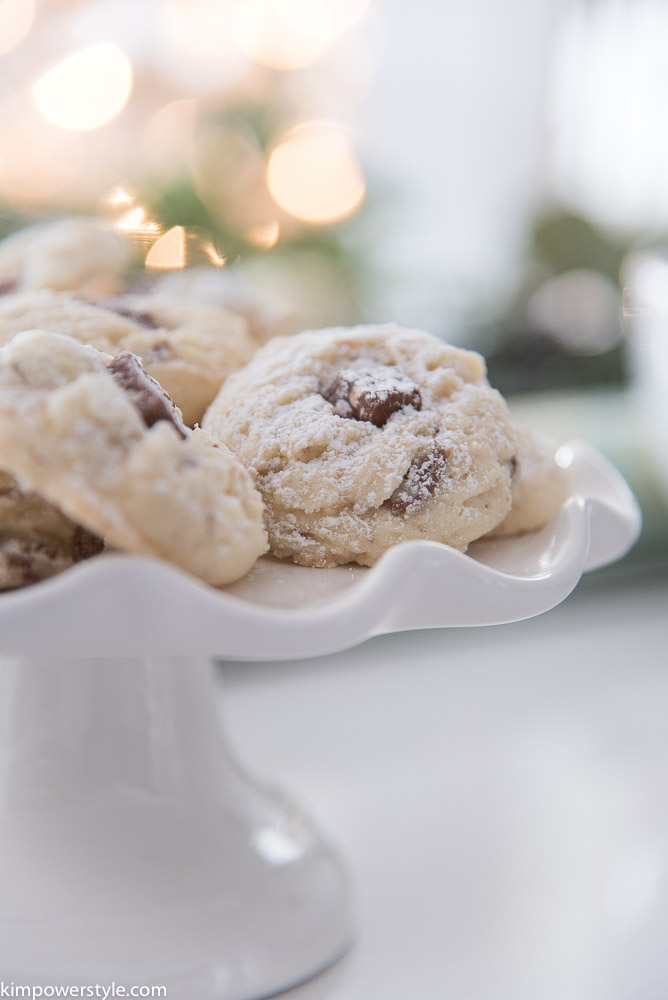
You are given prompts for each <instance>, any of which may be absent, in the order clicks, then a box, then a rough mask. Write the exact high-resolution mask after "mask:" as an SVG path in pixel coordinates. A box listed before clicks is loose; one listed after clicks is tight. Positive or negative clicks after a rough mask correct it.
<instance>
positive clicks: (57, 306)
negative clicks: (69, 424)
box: [0, 291, 255, 426]
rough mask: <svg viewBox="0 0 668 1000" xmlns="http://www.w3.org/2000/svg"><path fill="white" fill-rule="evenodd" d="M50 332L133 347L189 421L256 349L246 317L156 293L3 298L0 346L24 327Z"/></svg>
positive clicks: (113, 350)
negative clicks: (82, 297) (89, 298)
mask: <svg viewBox="0 0 668 1000" xmlns="http://www.w3.org/2000/svg"><path fill="white" fill-rule="evenodd" d="M30 329H43V330H53V331H55V332H56V333H64V334H67V335H68V336H70V337H75V338H76V339H77V340H79V341H81V343H84V344H90V345H91V346H92V347H96V348H97V349H98V350H99V351H103V352H104V353H106V354H118V353H119V352H121V351H130V352H131V353H133V354H137V355H138V356H139V357H141V358H142V363H143V365H144V368H145V370H146V371H147V372H149V374H151V375H152V376H153V377H154V378H155V379H157V381H158V382H160V384H161V385H162V386H163V388H164V389H165V390H166V391H167V392H168V393H169V395H170V396H171V397H172V399H173V400H174V401H175V402H176V403H177V405H178V406H179V408H180V410H181V412H182V415H183V419H184V421H185V423H187V424H189V425H190V426H192V425H193V424H195V423H197V422H198V421H199V420H201V418H202V415H203V413H204V411H205V409H206V407H207V406H208V405H209V403H210V402H211V400H212V399H213V398H214V396H215V395H216V393H217V392H218V390H219V389H220V387H221V385H222V384H223V382H224V381H225V379H226V378H227V376H228V375H229V374H230V372H232V371H235V370H236V369H237V368H240V367H241V366H242V365H244V364H245V363H246V362H247V361H248V360H249V359H250V358H251V357H252V354H253V352H254V350H255V344H254V343H253V341H252V340H251V338H250V336H249V334H248V332H247V328H246V323H245V320H244V319H243V318H241V317H239V316H234V315H232V314H231V313H228V312H226V311H225V310H223V309H219V308H217V307H216V306H206V305H201V304H198V303H192V302H186V301H183V300H181V299H175V298H168V297H166V296H157V295H155V296H154V295H141V294H133V295H123V296H120V297H117V298H114V299H107V300H104V301H100V302H96V303H92V302H88V301H82V300H80V299H79V298H77V297H75V296H72V295H68V294H66V293H64V292H60V293H59V292H53V291H40V292H24V293H22V294H15V295H7V296H4V298H2V299H0V344H2V343H6V342H7V340H9V338H10V337H12V336H13V335H14V334H16V333H19V332H20V331H22V330H30Z"/></svg>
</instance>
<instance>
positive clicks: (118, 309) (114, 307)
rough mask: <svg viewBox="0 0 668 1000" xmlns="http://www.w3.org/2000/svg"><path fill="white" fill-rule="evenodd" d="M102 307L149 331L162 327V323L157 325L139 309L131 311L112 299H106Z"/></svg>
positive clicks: (147, 314)
mask: <svg viewBox="0 0 668 1000" xmlns="http://www.w3.org/2000/svg"><path fill="white" fill-rule="evenodd" d="M102 305H104V308H105V309H108V310H109V311H110V312H114V313H116V315H117V316H125V317H126V319H131V320H134V322H135V323H139V324H140V326H145V327H147V329H149V330H157V329H159V327H161V326H162V323H158V322H157V320H155V319H154V318H153V316H151V314H150V313H149V312H144V311H143V310H141V309H131V308H130V307H129V306H126V305H123V303H122V302H116V301H115V300H114V299H107V301H106V302H104V303H102Z"/></svg>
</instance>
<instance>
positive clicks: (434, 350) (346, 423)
mask: <svg viewBox="0 0 668 1000" xmlns="http://www.w3.org/2000/svg"><path fill="white" fill-rule="evenodd" d="M203 425H204V427H205V428H207V429H208V430H209V431H211V433H212V434H214V435H215V436H216V437H218V438H219V440H221V441H223V442H224V443H225V444H227V445H228V446H229V447H230V448H231V449H232V451H234V452H235V453H236V454H237V455H238V456H239V458H240V459H241V461H242V462H243V463H244V465H245V466H246V467H247V468H248V469H249V470H250V471H251V473H252V475H253V476H254V478H255V482H256V484H257V486H258V488H259V489H260V491H261V492H262V495H263V497H264V500H265V504H266V507H267V515H266V524H267V527H268V531H269V539H270V546H271V549H272V551H273V552H274V553H275V554H276V555H278V556H282V557H291V558H292V559H294V560H295V561H296V562H299V563H302V564H304V565H308V566H329V565H336V564H339V563H346V562H352V561H354V562H358V563H362V564H364V565H371V564H372V563H374V562H375V561H376V560H377V559H378V558H379V557H380V556H381V555H382V554H383V552H385V551H386V549H388V548H389V547H390V546H392V545H395V544H396V543H398V542H401V541H405V540H407V539H433V540H435V541H439V542H445V543H447V544H449V545H452V546H453V547H455V548H457V549H460V550H462V551H463V550H465V549H466V547H467V545H468V544H469V542H471V541H472V540H473V539H475V538H478V537H479V536H480V535H483V534H485V533H486V532H488V531H490V530H491V529H492V528H493V527H494V526H495V525H497V524H498V523H499V522H500V521H502V520H503V518H504V517H505V516H506V514H507V513H508V510H509V509H510V469H511V460H512V458H513V456H514V454H515V448H516V445H515V436H514V432H513V429H512V426H511V422H510V418H509V415H508V411H507V408H506V405H505V402H504V401H503V399H502V398H501V396H500V395H499V394H498V393H497V392H496V391H495V390H494V389H492V388H491V387H490V386H489V384H488V382H487V380H486V377H485V364H484V361H483V359H482V357H481V356H480V355H479V354H476V353H474V352H471V351H464V350H459V349H457V348H455V347H451V346H450V345H448V344H445V343H444V342H443V341H441V340H439V339H438V338H437V337H433V336H431V335H429V334H427V333H422V332H420V331H416V330H405V329H402V328H400V327H397V326H396V325H394V324H390V325H383V326H359V327H354V328H351V329H346V328H333V329H328V330H316V331H307V332H305V333H301V334H297V335H296V336H294V337H284V338H276V339H274V340H272V341H270V342H269V344H267V346H266V347H264V348H262V349H261V350H260V351H258V352H257V354H256V356H255V358H254V360H253V361H251V363H250V364H249V365H247V366H246V368H244V369H243V370H242V371H240V372H238V373H237V374H235V375H232V376H231V377H230V378H229V379H228V381H227V382H226V384H225V385H224V386H223V389H222V390H221V392H220V394H219V395H218V397H217V398H216V400H215V401H214V403H213V404H212V406H211V407H210V409H209V411H208V412H207V414H206V415H205V418H204V424H203Z"/></svg>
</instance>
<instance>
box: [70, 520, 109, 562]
mask: <svg viewBox="0 0 668 1000" xmlns="http://www.w3.org/2000/svg"><path fill="white" fill-rule="evenodd" d="M103 548H104V542H103V540H102V539H101V538H99V537H98V536H97V535H94V534H93V533H92V532H90V531H87V530H86V528H82V527H81V525H77V528H76V531H75V532H74V538H73V539H72V558H73V559H74V561H75V562H81V560H82V559H90V557H91V556H95V555H97V553H98V552H101V551H102V549H103Z"/></svg>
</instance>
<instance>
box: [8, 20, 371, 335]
mask: <svg viewBox="0 0 668 1000" xmlns="http://www.w3.org/2000/svg"><path fill="white" fill-rule="evenodd" d="M367 4H368V0H308V2H306V0H188V2H187V0H166V2H161V0H143V2H142V4H140V5H137V4H136V3H133V2H131V0H116V2H114V3H113V4H112V3H109V2H107V0H79V2H77V3H74V4H73V3H71V2H69V0H68V2H66V0H61V2H59V0H53V2H51V3H49V4H44V5H42V6H41V7H37V8H35V6H34V4H33V3H32V0H12V3H10V4H4V5H2V7H1V9H0V54H1V53H2V52H3V51H4V52H5V53H6V54H5V55H4V57H3V62H4V72H3V77H2V85H1V86H2V88H3V91H4V92H0V154H1V155H0V235H6V234H7V233H9V232H11V231H13V230H15V229H17V228H20V227H22V226H25V225H27V224H30V223H32V222H37V221H41V220H42V219H46V218H50V217H53V216H57V215H64V214H68V213H84V214H101V215H103V216H105V217H106V218H107V219H111V220H112V221H113V222H114V224H117V225H118V226H119V228H120V229H121V230H122V231H124V232H126V233H127V234H128V235H129V236H130V238H132V239H133V240H134V241H135V243H136V246H137V248H138V250H139V251H140V254H139V257H138V260H139V264H140V269H141V266H143V264H144V263H145V262H147V263H148V265H149V269H151V270H152V273H153V274H155V273H156V272H159V271H163V272H164V271H167V270H170V269H172V270H174V269H178V268H180V267H183V266H184V265H185V266H189V265H193V264H200V265H205V266H207V267H223V266H224V267H225V268H228V269H230V270H239V272H243V273H244V275H251V276H252V280H253V282H254V283H256V284H257V285H259V287H264V286H265V284H266V285H267V286H268V287H269V288H270V289H273V291H274V292H275V291H276V289H280V292H281V294H282V296H283V297H284V298H285V300H286V302H287V304H288V306H289V308H290V309H292V311H293V312H294V314H295V323H297V324H301V325H310V324H315V325H324V324H327V323H350V322H355V321H356V320H358V319H359V318H360V296H361V294H362V293H363V289H364V285H365V282H366V280H367V279H368V277H369V270H368V267H367V266H366V265H365V261H366V259H367V255H366V253H365V252H364V241H363V237H362V229H361V227H362V221H363V217H364V214H365V212H366V211H367V206H366V205H365V194H366V191H365V179H364V175H363V171H362V166H361V164H360V160H359V157H358V153H357V150H356V147H355V141H354V136H353V135H352V134H351V132H350V130H349V129H348V128H347V127H346V125H345V121H346V117H347V115H348V113H349V111H350V108H351V106H354V103H355V94H354V93H353V92H352V91H351V84H350V80H352V79H354V78H355V73H354V72H352V73H351V71H352V70H354V65H353V64H354V62H355V59H357V60H359V59H360V58H361V59H364V58H365V55H364V50H363V48H362V49H360V46H359V37H358V33H357V29H356V26H357V25H358V23H359V22H360V21H361V19H362V17H363V15H364V13H365V11H366V7H367ZM354 29H355V30H354ZM351 42H354V43H355V44H354V45H353V48H352V50H351V48H350V45H351ZM351 52H352V55H351ZM360 53H361V55H360ZM358 76H359V74H358ZM323 79H324V80H325V82H324V84H323V82H322V80H323ZM319 81H320V82H319ZM345 81H348V82H347V83H345V85H344V82H345ZM177 228H178V229H179V230H180V232H181V233H182V234H184V239H185V242H184V248H185V257H184V258H183V259H181V258H179V259H173V260H170V259H169V255H168V254H166V252H165V251H166V248H167V246H168V244H163V245H162V247H161V248H158V249H156V246H157V244H159V243H160V241H161V240H162V239H163V238H165V237H166V236H167V234H169V233H170V232H171V231H172V230H174V229H177ZM171 245H172V246H176V243H175V242H174V241H173V240H172V244H171ZM207 248H208V250H207ZM152 251H155V252H154V253H153V256H152V258H150V259H148V258H149V255H150V254H151V253H152ZM156 262H159V263H157V264H156Z"/></svg>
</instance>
